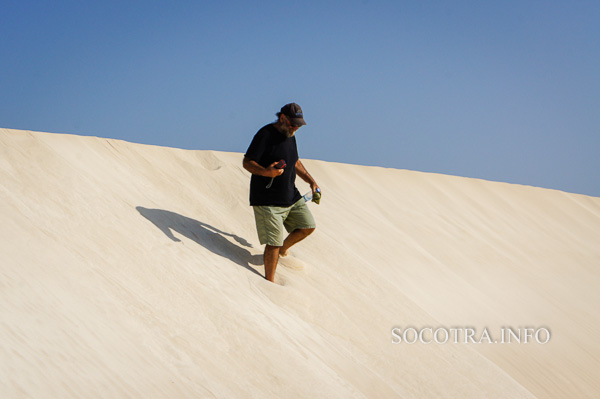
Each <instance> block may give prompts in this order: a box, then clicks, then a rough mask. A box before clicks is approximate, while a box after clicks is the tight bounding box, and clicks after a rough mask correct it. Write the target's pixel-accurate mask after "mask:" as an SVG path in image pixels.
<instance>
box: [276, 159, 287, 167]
mask: <svg viewBox="0 0 600 399" xmlns="http://www.w3.org/2000/svg"><path fill="white" fill-rule="evenodd" d="M275 167H276V168H277V169H283V168H285V161H284V160H283V159H282V160H281V161H279V162H277V165H275Z"/></svg>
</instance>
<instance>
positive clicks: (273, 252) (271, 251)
mask: <svg viewBox="0 0 600 399" xmlns="http://www.w3.org/2000/svg"><path fill="white" fill-rule="evenodd" d="M280 248H281V247H274V246H272V245H266V246H265V255H264V261H265V278H266V279H267V280H269V281H271V282H273V279H274V278H275V269H276V268H277V261H278V260H279V249H280Z"/></svg>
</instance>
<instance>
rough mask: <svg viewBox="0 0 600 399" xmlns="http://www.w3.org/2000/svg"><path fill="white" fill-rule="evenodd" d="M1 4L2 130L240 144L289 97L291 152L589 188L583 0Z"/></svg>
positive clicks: (595, 106) (592, 39) (597, 144)
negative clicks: (293, 108) (294, 124)
mask: <svg viewBox="0 0 600 399" xmlns="http://www.w3.org/2000/svg"><path fill="white" fill-rule="evenodd" d="M0 10H1V13H2V23H1V24H0V37H1V38H2V40H0V56H1V57H2V58H1V62H0V93H1V95H2V99H1V104H0V105H1V106H0V127H5V128H15V129H25V130H37V131H46V132H56V133H72V134H79V135H91V136H100V137H108V138H117V139H122V140H127V141H131V142H137V143H146V144H155V145H161V146H169V147H177V148H185V149H194V150H196V149H201V150H219V151H234V152H241V153H243V152H245V150H246V148H247V146H248V144H249V143H250V140H251V139H252V136H253V135H254V133H256V131H257V130H258V129H259V128H260V127H261V126H263V125H264V124H267V123H269V122H271V121H273V120H274V119H275V116H274V114H275V112H277V111H278V110H279V108H280V107H281V106H282V105H283V104H285V103H287V102H297V103H299V104H300V105H301V106H302V108H303V109H304V113H305V119H306V120H307V122H308V125H307V126H305V127H303V128H301V129H300V130H299V131H298V145H299V150H300V155H301V157H303V158H312V159H321V160H326V161H335V162H345V163H353V164H361V165H378V166H384V167H393V168H399V169H410V170H419V171H425V172H436V173H444V174H451V175H458V176H467V177H475V178H483V179H487V180H495V181H503V182H509V183H518V184H526V185H533V186H540V187H546V188H554V189H559V190H565V191H569V192H576V193H581V194H587V195H593V196H600V173H599V172H600V156H598V150H599V149H600V23H598V21H600V2H598V1H528V0H524V1H497V2H483V1H452V2H449V1H377V0H371V1H369V0H364V1H354V0H347V1H327V0H322V1H302V2H281V1H247V2H244V1H227V0H221V1H169V2H167V1H164V2H163V1H96V2H91V1H90V2H85V1H62V0H56V1H28V0H19V1H15V0H9V1H8V2H3V4H2V6H0ZM315 177H316V178H317V180H318V176H315Z"/></svg>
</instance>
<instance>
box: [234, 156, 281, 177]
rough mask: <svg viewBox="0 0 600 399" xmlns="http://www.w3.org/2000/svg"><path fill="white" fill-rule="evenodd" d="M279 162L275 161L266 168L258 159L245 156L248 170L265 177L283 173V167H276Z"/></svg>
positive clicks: (245, 166) (244, 163) (245, 164)
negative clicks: (254, 159)
mask: <svg viewBox="0 0 600 399" xmlns="http://www.w3.org/2000/svg"><path fill="white" fill-rule="evenodd" d="M277 164H278V162H273V163H272V164H271V165H269V166H268V167H266V168H264V167H262V166H260V165H259V164H258V163H257V162H256V161H253V160H251V159H250V158H248V157H244V162H243V166H244V169H246V170H247V171H248V172H250V173H252V174H253V175H259V176H264V177H277V176H281V175H282V174H283V169H278V168H276V167H275V165H277Z"/></svg>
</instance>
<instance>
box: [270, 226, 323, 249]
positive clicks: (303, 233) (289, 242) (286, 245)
mask: <svg viewBox="0 0 600 399" xmlns="http://www.w3.org/2000/svg"><path fill="white" fill-rule="evenodd" d="M313 231H315V229H314V228H312V229H296V230H294V231H292V232H291V233H290V235H288V236H287V238H286V239H285V240H284V241H283V246H282V247H281V248H280V249H279V251H278V255H281V256H288V251H289V249H290V248H291V247H292V246H293V245H294V244H297V243H299V242H300V241H302V240H304V239H305V238H306V237H308V236H309V235H311V234H312V232H313Z"/></svg>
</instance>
